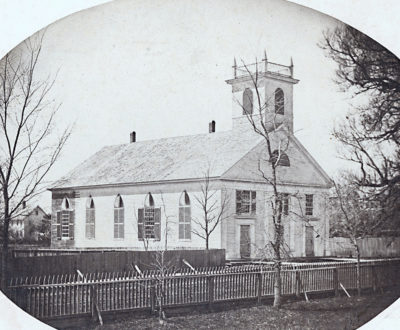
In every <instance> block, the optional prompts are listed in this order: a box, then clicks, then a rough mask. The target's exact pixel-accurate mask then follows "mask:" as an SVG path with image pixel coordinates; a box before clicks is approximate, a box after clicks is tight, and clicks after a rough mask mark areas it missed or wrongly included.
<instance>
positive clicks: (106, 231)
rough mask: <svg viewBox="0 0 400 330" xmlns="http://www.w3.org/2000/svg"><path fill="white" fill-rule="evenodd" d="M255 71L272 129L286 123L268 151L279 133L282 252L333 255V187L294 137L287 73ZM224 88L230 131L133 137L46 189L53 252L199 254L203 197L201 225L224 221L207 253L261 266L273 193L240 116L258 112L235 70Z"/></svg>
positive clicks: (258, 148) (250, 86) (259, 149)
mask: <svg viewBox="0 0 400 330" xmlns="http://www.w3.org/2000/svg"><path fill="white" fill-rule="evenodd" d="M248 68H249V69H251V67H250V66H249V67H248ZM256 70H257V71H258V88H257V90H258V91H259V93H260V94H261V96H262V97H263V98H265V99H270V100H273V102H275V111H276V113H275V115H276V118H277V120H278V124H279V122H281V123H283V122H284V123H285V128H284V129H279V127H278V129H277V130H276V132H275V131H274V132H271V133H270V134H271V136H272V145H273V147H274V143H275V142H276V141H278V140H279V139H278V137H279V135H280V134H283V133H282V132H285V134H287V135H286V136H288V138H287V140H288V144H287V148H286V149H285V152H283V151H282V152H280V154H281V157H280V166H279V168H278V181H279V191H280V193H282V194H283V196H284V204H283V214H284V215H283V223H284V238H285V246H286V249H287V252H288V253H289V255H291V256H294V257H301V256H324V255H329V244H328V237H329V223H328V217H327V214H326V210H327V207H326V206H327V205H326V203H327V197H328V191H329V188H330V187H331V181H330V179H329V177H328V175H327V174H326V173H325V172H324V170H323V169H322V168H321V167H320V166H319V165H318V164H317V162H316V161H315V160H314V158H313V157H312V156H311V155H310V154H309V153H308V152H307V150H306V149H305V148H304V147H303V146H302V145H301V143H300V142H299V141H298V140H297V139H296V137H295V136H294V135H293V86H294V85H295V84H297V83H298V80H296V79H294V77H293V64H292V65H291V66H283V65H278V64H274V63H271V62H268V61H267V59H266V58H265V59H264V60H263V62H261V64H259V65H258V67H257V69H256ZM227 83H228V84H229V85H230V86H232V94H233V102H232V130H230V131H225V132H216V131H215V122H211V123H210V127H209V132H208V133H206V134H198V135H189V136H179V137H171V138H164V139H159V140H150V141H139V142H138V141H136V133H135V132H133V133H131V135H130V143H126V144H121V145H113V146H106V147H103V148H102V149H101V150H99V151H98V152H97V153H95V154H94V155H93V156H91V157H90V158H89V159H87V160H86V161H84V162H83V163H82V164H80V165H79V166H78V167H77V168H76V169H74V170H73V171H71V172H70V173H69V174H68V175H66V176H65V177H63V178H62V179H60V180H59V181H58V182H56V183H55V184H54V186H53V187H52V188H51V189H50V190H51V192H52V236H51V245H52V247H54V248H133V249H144V248H145V246H146V248H150V249H153V248H161V247H162V248H164V247H165V246H167V248H168V249H178V248H183V249H194V248H200V249H203V248H205V247H206V243H205V240H204V239H203V238H202V237H200V236H199V235H197V234H196V233H200V234H201V233H203V236H204V231H203V230H202V227H204V221H205V220H204V218H205V212H204V209H205V207H204V200H205V194H207V195H208V197H209V198H208V206H207V207H208V211H209V212H207V217H208V218H214V219H220V221H219V223H218V225H217V226H216V227H215V230H214V231H213V232H212V233H211V235H210V237H209V248H222V249H225V250H226V257H227V258H228V259H239V258H256V257H259V256H260V255H261V254H262V253H263V249H264V247H266V246H268V245H269V241H270V240H271V237H272V234H273V228H272V217H271V212H272V210H271V206H270V202H271V192H272V186H271V185H270V184H268V183H267V181H266V180H265V178H263V175H262V173H261V171H260V168H264V169H268V168H270V166H268V161H270V160H267V159H265V157H263V156H262V155H264V156H265V150H266V142H265V140H264V139H263V138H262V136H260V135H259V134H256V133H255V132H254V130H253V128H252V127H251V126H250V125H249V121H248V118H247V117H246V112H247V113H251V112H252V111H254V109H253V104H254V108H255V104H257V102H256V97H257V96H256V92H257V91H256V90H255V88H254V82H253V81H252V76H251V75H250V74H249V73H248V72H247V71H246V70H244V68H243V67H242V68H240V67H236V65H235V66H234V77H233V79H230V80H227ZM238 100H239V102H238ZM249 100H250V101H249ZM278 126H279V125H278ZM274 141H275V142H274ZM275 147H276V146H275ZM275 147H274V148H275ZM276 148H277V147H276ZM263 163H265V164H263ZM266 171H268V170H266ZM263 173H264V176H265V175H267V176H268V173H265V172H263ZM206 183H207V184H206ZM210 205H212V207H210ZM211 209H212V210H211ZM221 210H222V212H221Z"/></svg>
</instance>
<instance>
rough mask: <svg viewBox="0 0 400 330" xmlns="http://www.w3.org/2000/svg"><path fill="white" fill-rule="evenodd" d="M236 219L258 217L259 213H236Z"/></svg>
mask: <svg viewBox="0 0 400 330" xmlns="http://www.w3.org/2000/svg"><path fill="white" fill-rule="evenodd" d="M234 217H235V218H236V219H256V218H257V214H235V216H234Z"/></svg>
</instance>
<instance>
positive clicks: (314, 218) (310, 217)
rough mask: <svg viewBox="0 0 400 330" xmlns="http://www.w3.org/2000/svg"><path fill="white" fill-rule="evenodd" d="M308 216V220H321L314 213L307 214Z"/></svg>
mask: <svg viewBox="0 0 400 330" xmlns="http://www.w3.org/2000/svg"><path fill="white" fill-rule="evenodd" d="M306 217H307V219H308V221H319V218H317V217H314V216H312V215H306Z"/></svg>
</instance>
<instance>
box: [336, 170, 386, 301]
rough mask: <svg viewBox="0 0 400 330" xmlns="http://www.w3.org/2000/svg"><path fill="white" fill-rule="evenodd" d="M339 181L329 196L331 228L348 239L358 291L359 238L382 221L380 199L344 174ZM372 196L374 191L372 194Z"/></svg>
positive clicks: (371, 231)
mask: <svg viewBox="0 0 400 330" xmlns="http://www.w3.org/2000/svg"><path fill="white" fill-rule="evenodd" d="M344 178H345V179H342V182H341V183H337V182H335V183H334V185H335V196H334V198H333V199H332V200H331V205H330V206H331V210H332V212H331V216H332V218H333V219H334V221H332V223H331V232H334V233H335V234H336V235H340V236H342V237H347V238H349V239H350V242H351V244H352V245H353V247H354V249H355V251H356V256H357V291H358V294H359V295H360V294H361V276H360V273H361V263H360V260H361V253H360V240H361V239H363V238H365V237H366V236H368V235H372V234H374V232H375V231H376V230H377V229H378V228H379V227H380V226H381V225H383V224H384V221H385V220H384V218H383V217H381V210H380V203H379V202H374V201H373V200H371V196H369V195H368V193H367V192H366V191H363V190H360V188H359V186H358V185H357V184H354V182H353V179H352V178H349V177H348V175H347V178H346V176H344ZM372 196H373V195H372Z"/></svg>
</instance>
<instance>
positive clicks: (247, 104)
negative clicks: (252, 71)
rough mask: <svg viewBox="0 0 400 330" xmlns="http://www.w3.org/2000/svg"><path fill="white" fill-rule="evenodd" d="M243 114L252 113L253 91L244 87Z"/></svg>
mask: <svg viewBox="0 0 400 330" xmlns="http://www.w3.org/2000/svg"><path fill="white" fill-rule="evenodd" d="M242 107H243V115H246V114H247V115H251V114H252V113H253V92H252V91H251V89H250V88H246V89H245V90H244V92H243V102H242Z"/></svg>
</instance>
